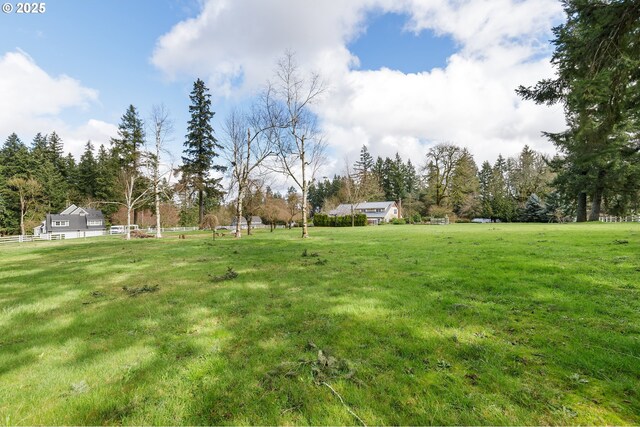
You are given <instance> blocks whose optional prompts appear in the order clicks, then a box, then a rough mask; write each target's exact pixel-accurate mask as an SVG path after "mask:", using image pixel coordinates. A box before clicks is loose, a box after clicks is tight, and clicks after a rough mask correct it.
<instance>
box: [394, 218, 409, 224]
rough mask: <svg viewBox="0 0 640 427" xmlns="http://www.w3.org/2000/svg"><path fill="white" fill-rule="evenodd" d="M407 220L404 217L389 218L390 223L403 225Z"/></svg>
mask: <svg viewBox="0 0 640 427" xmlns="http://www.w3.org/2000/svg"><path fill="white" fill-rule="evenodd" d="M406 223H407V221H406V220H405V219H404V218H393V219H392V220H391V224H393V225H403V224H406Z"/></svg>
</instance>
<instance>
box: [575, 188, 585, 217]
mask: <svg viewBox="0 0 640 427" xmlns="http://www.w3.org/2000/svg"><path fill="white" fill-rule="evenodd" d="M586 221H587V193H586V192H584V191H583V192H581V193H579V194H578V203H577V207H576V222H586Z"/></svg>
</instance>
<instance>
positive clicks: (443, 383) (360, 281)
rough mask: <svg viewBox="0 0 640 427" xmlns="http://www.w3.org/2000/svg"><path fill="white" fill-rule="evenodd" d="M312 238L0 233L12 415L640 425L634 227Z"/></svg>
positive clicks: (0, 387)
mask: <svg viewBox="0 0 640 427" xmlns="http://www.w3.org/2000/svg"><path fill="white" fill-rule="evenodd" d="M311 236H312V237H311V238H310V239H308V240H302V239H300V238H299V231H298V230H293V231H288V230H277V231H276V232H274V233H269V232H268V231H263V232H258V233H256V234H255V236H251V237H244V238H242V239H241V240H233V239H231V238H229V237H225V238H219V239H217V240H216V241H212V239H211V235H210V234H204V233H194V234H187V237H186V239H184V240H182V239H178V238H177V235H173V236H168V237H167V238H166V239H163V240H161V241H154V240H138V241H131V242H125V241H123V240H120V239H119V238H115V237H112V238H97V239H93V240H90V239H88V240H77V241H65V242H46V243H34V244H23V245H19V246H18V245H13V246H8V245H5V246H1V247H0V422H1V423H6V424H10V425H15V424H89V425H96V424H97V425H100V424H163V425H172V424H189V425H196V424H240V425H244V424H261V425H264V424H267V425H272V424H360V420H362V421H363V422H365V423H367V424H368V425H376V424H384V425H388V424H465V425H467V424H636V425H637V424H640V386H639V384H640V280H639V278H640V224H585V225H577V224H570V225H529V224H520V225H518V224H460V225H449V226H383V227H363V228H356V229H349V228H346V229H311ZM303 255H306V256H303ZM228 267H231V268H232V269H233V271H235V272H237V274H238V276H237V277H235V278H231V276H232V274H231V275H229V274H227V273H228V271H227V268H228ZM123 287H126V288H127V290H123ZM359 419H360V420H359Z"/></svg>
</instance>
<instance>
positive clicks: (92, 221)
mask: <svg viewBox="0 0 640 427" xmlns="http://www.w3.org/2000/svg"><path fill="white" fill-rule="evenodd" d="M87 225H88V226H90V227H91V226H93V225H102V220H100V219H90V220H88V221H87Z"/></svg>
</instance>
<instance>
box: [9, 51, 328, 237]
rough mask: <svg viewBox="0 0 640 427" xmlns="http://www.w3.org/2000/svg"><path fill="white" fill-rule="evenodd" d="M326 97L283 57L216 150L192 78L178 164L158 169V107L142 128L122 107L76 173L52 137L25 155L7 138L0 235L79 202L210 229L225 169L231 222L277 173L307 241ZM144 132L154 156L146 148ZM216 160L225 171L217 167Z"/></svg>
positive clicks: (164, 122) (203, 93)
mask: <svg viewBox="0 0 640 427" xmlns="http://www.w3.org/2000/svg"><path fill="white" fill-rule="evenodd" d="M323 91H324V85H323V84H322V82H321V81H320V79H319V77H318V75H315V74H312V75H309V76H306V75H303V73H301V72H300V70H299V68H298V66H297V64H296V62H295V56H294V55H293V53H290V52H287V53H286V54H285V55H284V56H283V58H282V59H281V60H280V62H279V63H278V67H277V69H276V73H275V77H274V79H273V80H272V81H269V82H268V84H267V89H266V90H265V91H264V93H263V94H262V96H261V98H260V100H259V101H258V102H256V103H255V105H253V107H252V108H251V109H250V111H249V112H248V113H245V112H234V113H233V114H232V115H231V116H230V117H229V118H228V120H227V121H226V123H225V126H224V129H223V130H224V136H223V140H222V141H221V142H219V141H218V140H217V139H216V138H215V136H214V131H213V128H212V126H211V119H212V118H213V116H214V112H213V111H212V109H211V95H210V94H209V90H208V88H207V87H206V86H205V84H204V82H203V81H202V80H200V79H198V80H197V81H196V82H195V83H194V86H193V91H192V92H191V94H190V99H191V105H190V106H189V112H190V114H191V118H190V120H189V122H188V127H187V131H188V133H187V135H186V136H185V142H184V151H183V156H182V163H181V165H180V166H178V167H174V166H173V165H170V166H169V167H165V168H164V171H162V170H161V169H163V168H162V167H161V163H160V157H161V154H162V152H163V148H164V142H165V140H166V138H167V137H168V136H169V135H170V133H171V130H172V126H171V125H172V123H171V120H170V118H169V115H168V112H167V111H166V109H165V108H164V107H154V109H153V112H152V114H151V116H150V118H149V120H148V121H147V123H146V124H145V121H144V120H142V119H141V117H140V114H139V113H138V111H137V109H136V108H135V107H134V106H133V105H131V106H129V108H128V109H127V111H126V112H125V114H124V115H123V116H122V119H121V122H120V124H119V127H118V134H117V136H116V137H115V138H113V139H112V140H111V141H110V146H109V147H104V146H101V147H100V149H99V151H98V154H97V156H96V155H95V153H94V147H93V146H92V144H91V143H90V142H88V143H87V146H86V148H85V152H84V153H83V155H82V157H81V159H80V163H79V164H77V165H76V163H75V160H74V158H73V156H71V155H68V156H63V154H62V142H61V141H60V138H58V137H57V135H56V134H55V133H53V134H52V135H51V136H50V137H47V136H41V135H40V134H39V135H38V136H37V137H36V139H35V140H34V143H33V145H32V147H31V148H29V147H27V146H26V145H25V144H24V143H22V142H21V141H20V139H19V138H18V136H17V135H15V134H13V135H11V136H10V137H9V138H8V139H7V141H6V143H5V144H4V146H3V148H2V152H1V153H0V227H1V229H2V230H3V231H4V232H16V231H18V223H19V231H20V232H21V233H25V231H26V229H28V228H30V227H31V226H33V225H35V224H36V223H37V222H39V221H40V220H41V219H42V218H43V217H44V214H45V213H47V212H57V211H60V210H62V209H63V208H64V207H65V206H66V205H68V204H69V203H71V202H76V203H81V204H85V205H92V204H93V205H98V206H100V207H101V208H102V209H103V211H105V213H106V214H107V215H110V216H113V214H114V213H115V211H116V210H117V209H118V208H119V207H120V208H121V210H122V209H124V210H126V215H125V217H126V222H127V225H130V223H131V221H132V220H133V222H134V223H137V222H138V219H139V218H138V216H139V215H138V213H139V212H140V211H142V210H144V209H151V210H153V211H154V213H155V216H156V219H157V227H158V228H160V226H161V212H162V209H161V204H162V202H163V200H164V202H165V203H178V204H179V205H180V214H181V215H180V217H181V221H182V222H183V223H186V222H192V223H197V224H201V225H202V224H204V223H205V222H207V223H211V218H209V219H207V221H205V217H206V214H207V213H208V212H211V211H212V210H214V209H215V208H216V207H218V206H219V205H220V202H221V198H222V196H223V195H224V191H223V188H222V186H221V181H222V178H223V176H222V173H223V172H225V171H227V170H228V171H229V176H230V178H231V180H232V182H231V184H232V190H231V191H232V192H234V193H235V194H237V197H236V199H235V203H234V204H235V215H234V216H235V217H236V218H237V219H240V218H241V217H243V216H244V215H245V214H247V213H250V212H248V211H249V210H250V208H249V209H245V203H247V202H246V201H247V197H249V198H251V195H252V193H255V191H253V190H252V186H255V183H256V182H258V181H259V178H260V176H261V175H263V174H265V173H266V171H272V172H273V171H276V172H280V173H284V174H285V175H287V176H288V178H289V179H290V180H291V181H292V182H293V183H294V184H295V186H296V191H289V193H288V195H287V200H288V204H289V205H292V204H293V203H292V201H291V200H293V199H296V200H297V199H298V198H299V200H298V201H297V202H296V203H295V204H296V205H297V206H298V207H299V210H300V212H301V223H302V235H303V237H307V236H308V230H307V216H308V212H307V206H308V203H307V197H308V189H309V184H310V183H311V182H312V181H313V178H314V174H315V172H316V171H317V169H318V167H319V166H320V165H321V163H322V161H323V160H324V148H325V144H324V141H323V139H322V135H321V134H320V132H319V131H318V128H317V125H316V120H315V116H314V115H313V114H312V113H311V111H310V108H309V107H310V105H311V104H312V103H313V102H315V101H316V100H317V99H318V97H319V96H320V95H321V94H322V93H323ZM149 130H150V131H151V133H152V134H153V137H152V138H151V139H152V140H153V141H154V143H155V145H153V148H149V145H151V144H147V136H148V135H147V132H148V131H149ZM245 136H246V138H245ZM42 153H45V154H42ZM222 153H224V155H225V157H226V158H227V160H228V162H227V164H226V165H222V164H219V163H220V162H219V160H220V157H221V154H222ZM216 172H217V174H216ZM172 175H174V176H175V177H176V179H172ZM176 180H177V183H175V184H173V182H174V181H176ZM298 194H299V196H298ZM152 196H155V197H152ZM272 198H273V199H274V200H278V199H279V198H278V197H275V195H274V196H273V197H272ZM153 202H155V203H153ZM194 210H196V211H197V214H196V215H194ZM277 210H278V211H280V210H281V209H280V208H279V207H278V209H277ZM288 210H289V211H291V209H290V208H289V209H288ZM278 216H279V217H280V216H282V215H280V214H278ZM293 216H295V215H290V217H291V218H292V217H293ZM240 223H241V221H239V220H238V221H237V224H238V226H237V229H236V236H237V237H240V236H241V228H240ZM127 229H129V227H127ZM127 237H129V235H128V234H127ZM158 237H160V234H158Z"/></svg>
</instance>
